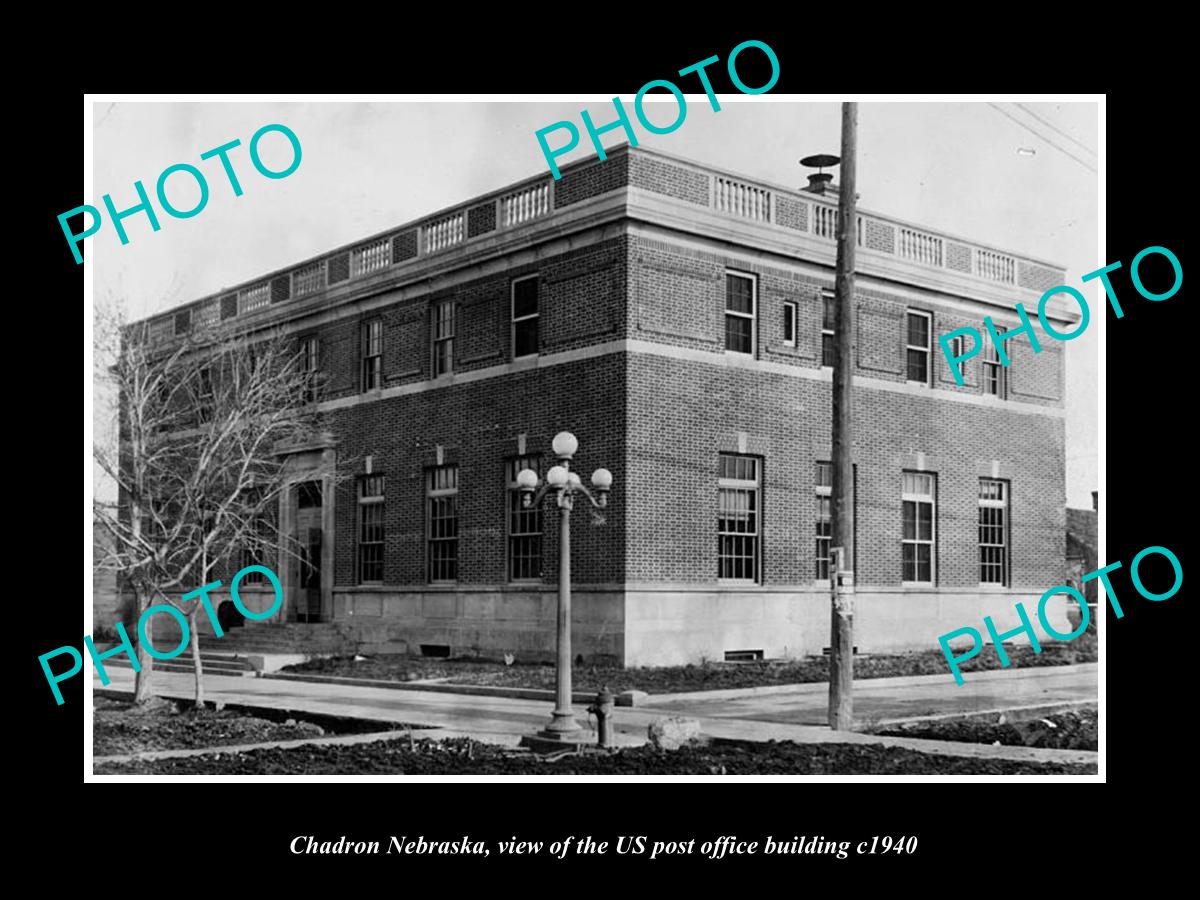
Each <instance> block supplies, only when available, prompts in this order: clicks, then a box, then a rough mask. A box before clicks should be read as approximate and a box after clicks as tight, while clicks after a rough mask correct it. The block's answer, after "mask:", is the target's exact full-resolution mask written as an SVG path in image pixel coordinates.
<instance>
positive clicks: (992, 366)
mask: <svg viewBox="0 0 1200 900" xmlns="http://www.w3.org/2000/svg"><path fill="white" fill-rule="evenodd" d="M983 392H984V393H985V394H992V395H993V396H996V397H999V398H1000V399H1001V400H1003V399H1004V398H1005V397H1007V396H1008V370H1007V369H1006V368H1005V367H1004V366H1003V365H1001V364H1000V354H999V353H997V352H996V348H995V347H994V346H993V345H992V344H988V345H987V346H986V347H984V348H983Z"/></svg>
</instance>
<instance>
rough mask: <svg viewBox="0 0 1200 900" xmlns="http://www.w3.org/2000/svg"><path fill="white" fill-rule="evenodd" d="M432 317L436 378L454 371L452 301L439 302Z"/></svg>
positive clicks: (434, 307) (434, 373) (434, 372)
mask: <svg viewBox="0 0 1200 900" xmlns="http://www.w3.org/2000/svg"><path fill="white" fill-rule="evenodd" d="M432 315H433V321H432V327H431V329H430V334H431V335H432V337H433V377H434V378H437V377H438V376H439V375H447V374H449V373H450V372H453V371H454V301H453V300H439V301H438V302H437V303H435V304H434V305H433V313H432Z"/></svg>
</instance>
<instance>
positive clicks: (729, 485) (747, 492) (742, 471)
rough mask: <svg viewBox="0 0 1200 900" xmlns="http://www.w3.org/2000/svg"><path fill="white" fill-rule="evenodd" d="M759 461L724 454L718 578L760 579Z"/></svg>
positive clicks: (720, 481) (719, 471) (720, 470)
mask: <svg viewBox="0 0 1200 900" xmlns="http://www.w3.org/2000/svg"><path fill="white" fill-rule="evenodd" d="M759 475H760V466H759V460H758V459H756V458H755V457H753V456H735V455H733V454H730V453H722V454H721V456H720V460H719V465H718V469H717V558H718V577H720V578H721V579H723V580H729V581H748V582H757V581H758V579H759V536H760V535H759V531H760V528H759V521H760V516H759V482H760V478H759Z"/></svg>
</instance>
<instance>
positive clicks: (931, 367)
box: [151, 147, 1070, 665]
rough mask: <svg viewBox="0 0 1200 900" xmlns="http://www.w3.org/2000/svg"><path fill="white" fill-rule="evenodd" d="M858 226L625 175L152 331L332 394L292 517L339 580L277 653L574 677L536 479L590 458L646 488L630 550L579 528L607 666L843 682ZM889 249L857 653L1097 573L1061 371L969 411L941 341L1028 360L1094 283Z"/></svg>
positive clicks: (1050, 271)
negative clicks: (842, 328)
mask: <svg viewBox="0 0 1200 900" xmlns="http://www.w3.org/2000/svg"><path fill="white" fill-rule="evenodd" d="M836 219H837V198H836V196H834V195H832V194H829V193H815V192H809V191H797V190H793V189H789V188H783V187H778V186H774V185H769V184H764V183H761V182H758V181H755V180H753V179H749V178H746V177H742V176H738V175H733V174H729V173H725V172H720V171H715V170H713V169H711V168H709V167H707V166H701V165H697V164H694V163H692V162H688V161H685V160H682V159H678V158H675V157H671V156H667V155H664V154H662V153H658V152H651V151H648V150H645V149H636V148H635V149H631V148H628V147H623V148H619V149H617V150H614V151H612V152H611V153H610V154H609V158H608V159H607V160H606V161H599V160H596V159H592V160H587V161H583V162H580V163H577V164H575V165H572V166H568V167H565V168H564V170H563V177H562V179H561V180H559V181H554V180H552V179H551V177H550V176H549V174H545V175H543V176H540V177H538V178H534V179H531V180H529V181H526V182H523V183H521V184H517V185H514V186H510V187H507V188H505V189H503V190H501V191H498V192H496V193H494V194H489V195H486V196H483V197H479V198H476V199H474V200H471V201H470V202H467V203H464V204H461V205H459V206H456V207H454V208H451V209H447V210H443V211H441V212H438V213H436V214H434V215H432V216H430V217H428V218H425V219H422V220H419V221H416V222H412V223H409V224H406V225H402V226H399V227H397V228H395V229H392V230H390V231H388V232H386V233H384V234H380V235H377V236H375V237H372V238H369V239H366V240H363V241H360V242H357V243H354V244H350V245H347V246H344V247H341V248H338V249H336V250H332V251H331V252H329V253H327V254H324V255H322V256H321V257H319V258H317V259H313V260H309V261H306V262H303V263H301V264H299V265H297V266H295V267H294V268H291V269H288V270H285V271H280V272H275V273H271V274H269V275H266V276H264V277H263V278H261V279H259V280H257V281H256V282H254V283H252V284H247V285H243V286H239V287H237V288H235V289H230V290H228V291H223V292H221V293H220V294H219V295H217V296H213V297H208V298H204V299H202V300H200V301H198V302H195V303H192V304H189V305H188V306H186V307H184V308H182V309H179V310H175V311H172V312H171V313H169V314H166V315H164V316H161V317H157V318H156V319H154V320H152V323H151V327H152V331H154V332H155V333H156V334H158V336H159V337H160V339H161V340H163V341H170V340H172V339H173V337H174V336H176V335H177V334H179V333H180V332H182V331H185V330H187V329H191V328H198V327H202V326H204V327H208V326H211V327H216V328H228V329H235V330H239V331H240V330H257V329H263V328H268V327H283V328H285V329H286V330H288V331H290V332H291V333H294V335H295V338H296V341H297V347H298V348H301V349H302V350H303V352H304V355H305V359H306V360H307V365H308V366H309V367H310V368H311V369H312V370H313V371H314V372H319V373H320V374H321V380H322V386H321V390H320V395H319V396H318V397H317V398H316V400H315V402H318V403H319V405H320V410H321V412H322V414H323V417H324V420H325V423H326V425H327V431H326V440H324V441H322V442H320V443H319V444H318V445H314V446H312V447H307V448H301V449H299V450H298V451H297V452H296V453H295V454H294V455H293V458H292V460H291V465H292V467H293V472H294V477H295V488H294V489H293V490H292V491H291V492H290V493H289V495H288V496H287V497H286V498H284V501H283V502H282V503H281V506H280V510H279V515H280V521H281V522H282V523H283V524H284V527H285V528H286V529H287V530H288V532H289V533H293V534H295V535H296V536H297V538H298V539H299V540H300V542H301V544H302V545H303V546H305V547H306V548H307V551H308V559H309V561H310V564H309V565H305V566H302V565H300V564H298V563H296V562H293V561H289V560H286V559H281V560H280V561H279V563H278V569H279V571H280V574H281V576H282V579H283V583H284V590H285V601H284V605H283V608H282V610H281V611H280V613H279V614H278V615H277V616H276V617H275V619H273V620H272V621H270V622H265V623H256V624H253V625H252V626H251V627H253V628H269V627H270V626H271V624H272V622H276V621H278V622H304V623H309V622H312V623H316V622H328V623H333V625H334V626H336V627H337V629H338V630H339V631H340V632H342V633H343V634H344V635H347V636H349V637H351V638H353V639H354V640H355V641H357V642H358V643H359V644H360V646H362V647H363V648H364V649H366V650H368V651H369V650H371V649H376V650H391V651H399V650H407V651H409V652H414V653H415V652H425V653H454V654H458V653H462V652H467V653H470V652H478V653H482V654H484V655H492V656H499V655H501V654H503V653H506V652H512V653H515V654H516V655H517V656H518V657H519V658H524V659H529V658H532V657H547V656H550V655H552V654H553V650H554V621H555V620H554V616H555V593H554V591H555V576H556V567H557V546H556V543H557V532H556V528H555V524H556V521H557V511H556V510H554V509H553V508H551V507H547V508H546V509H545V510H544V511H538V510H532V511H528V510H523V509H522V508H521V506H520V503H519V499H518V495H517V493H516V491H515V478H516V473H517V471H519V469H520V468H523V467H532V468H535V469H538V470H539V472H541V473H544V472H545V470H546V469H547V467H548V466H549V465H551V464H552V463H553V460H552V458H551V455H550V441H551V438H552V437H553V435H554V434H555V433H557V432H559V431H563V430H569V431H571V432H573V433H574V434H575V435H576V436H577V437H578V439H579V448H580V449H579V452H578V454H577V456H576V467H577V469H578V470H579V471H581V472H583V473H587V472H590V471H591V470H592V469H594V468H597V467H600V466H604V467H606V468H608V469H609V470H611V471H612V473H613V476H614V485H613V491H612V495H611V499H610V503H609V508H608V510H607V512H606V516H605V520H604V521H603V523H600V522H593V521H590V520H589V518H588V516H587V515H584V514H577V516H576V517H575V529H574V533H573V563H574V584H575V603H574V611H575V617H574V623H573V624H574V647H575V650H576V651H577V652H578V653H579V654H580V655H582V656H584V657H585V658H588V657H605V658H609V659H615V660H619V661H621V662H623V663H625V664H627V665H641V664H668V663H679V662H688V661H696V660H697V659H699V658H701V657H707V658H710V659H718V660H719V659H722V658H723V657H725V656H726V655H729V654H736V655H741V656H744V655H749V656H757V655H762V656H765V657H767V658H770V657H778V656H784V655H794V656H800V655H804V654H810V653H820V652H821V651H822V648H823V647H825V646H827V645H828V634H829V586H828V585H829V582H828V579H829V484H830V478H829V467H828V462H827V461H828V460H829V458H830V387H831V369H830V368H829V367H828V365H826V362H827V361H828V360H827V353H828V351H827V349H826V346H827V345H828V344H829V343H830V342H831V340H832V336H833V335H832V330H831V323H832V318H831V314H830V312H829V302H830V300H831V299H832V292H833V264H834V257H835V232H836ZM856 229H857V240H858V277H857V288H856V298H855V303H856V316H857V334H856V335H855V342H856V349H855V355H854V361H855V364H856V369H855V376H854V420H855V440H854V452H853V456H854V463H855V493H856V498H855V509H856V523H857V524H856V536H857V540H856V547H857V552H856V557H857V558H856V560H855V566H854V567H855V570H856V575H857V586H858V596H857V604H856V617H855V625H856V644H857V645H858V648H859V650H860V651H861V652H870V651H879V650H887V649H895V648H905V647H921V648H928V647H932V646H935V645H936V643H935V639H936V636H937V635H938V634H941V633H943V632H945V631H948V630H950V629H953V628H956V627H959V626H962V625H964V624H968V623H978V622H979V620H980V618H981V616H983V615H987V614H991V615H993V616H995V618H996V621H997V624H998V625H1005V624H1006V623H1011V624H1012V625H1015V624H1016V623H1017V619H1016V616H1015V614H1014V613H1013V609H1012V607H1013V604H1014V603H1015V602H1016V601H1017V600H1022V599H1023V600H1030V599H1032V600H1034V601H1036V599H1037V598H1038V597H1039V596H1040V595H1041V593H1042V592H1043V591H1044V590H1045V589H1046V588H1048V587H1050V586H1052V585H1056V584H1061V583H1063V578H1064V573H1065V561H1064V548H1063V538H1062V535H1063V528H1064V505H1065V503H1064V499H1065V498H1064V410H1063V390H1064V361H1063V353H1062V349H1061V345H1060V344H1056V343H1055V342H1053V341H1051V340H1044V341H1043V343H1042V351H1041V352H1040V353H1037V354H1035V353H1033V352H1032V349H1031V347H1030V344H1029V342H1028V340H1027V339H1026V338H1024V337H1021V338H1018V339H1015V340H1014V341H1012V342H1010V344H1009V347H1010V348H1011V350H1010V353H1011V355H1012V356H1013V364H1012V365H1011V367H1007V368H1005V367H1002V366H1000V365H999V364H998V362H997V361H996V360H995V358H994V356H990V357H989V356H987V355H986V354H985V355H981V356H979V357H976V358H975V359H972V360H970V361H968V362H967V363H965V365H964V375H965V381H966V383H965V385H964V386H963V387H957V386H956V385H955V383H954V378H953V376H952V374H951V372H950V371H949V369H948V367H947V365H946V362H945V360H944V359H943V358H942V357H941V354H940V353H939V352H938V347H937V336H938V335H940V334H943V333H945V332H947V331H948V330H950V329H953V328H957V327H960V326H964V325H973V326H976V327H981V326H980V323H981V321H982V318H983V317H984V316H985V315H991V316H992V317H993V319H994V320H995V321H996V324H997V326H998V327H1000V328H1006V327H1013V326H1015V325H1016V324H1018V323H1017V320H1016V316H1015V315H1014V311H1013V305H1014V303H1016V302H1017V301H1024V303H1025V305H1026V306H1027V307H1030V308H1032V307H1034V306H1036V303H1037V300H1038V298H1039V297H1040V295H1041V293H1042V291H1044V290H1046V289H1047V288H1049V287H1051V286H1053V285H1055V284H1059V283H1061V282H1062V279H1063V274H1064V273H1063V270H1062V268H1061V267H1059V266H1055V265H1052V264H1049V263H1046V262H1042V261H1039V260H1035V259H1029V258H1026V257H1023V256H1019V255H1016V254H1013V253H1009V252H1005V251H1002V250H999V249H996V248H992V247H987V246H983V245H980V244H978V243H976V242H972V241H969V240H964V239H959V238H956V237H952V236H949V235H944V234H939V233H935V232H933V231H930V230H929V229H926V228H922V227H920V226H918V225H913V224H910V223H906V222H902V221H899V220H897V219H894V218H892V217H889V216H885V215H880V214H876V213H872V212H867V211H861V212H860V214H859V221H858V222H857V224H856ZM1050 317H1051V319H1052V320H1053V322H1054V323H1055V324H1056V325H1057V327H1059V328H1060V329H1064V326H1065V325H1066V324H1067V323H1068V322H1069V321H1070V318H1069V317H1068V315H1067V313H1066V312H1065V311H1064V310H1063V309H1062V308H1061V307H1060V306H1059V305H1057V303H1052V304H1051V306H1050ZM1064 330H1065V329H1064ZM332 472H341V473H343V474H347V475H350V476H353V477H350V478H345V479H337V480H336V487H334V486H333V485H334V484H335V480H334V479H331V478H330V473H332ZM231 574H232V573H231ZM260 599H261V602H262V603H263V604H264V606H263V608H265V606H267V605H269V598H268V597H262V598H260ZM1056 599H1058V600H1061V599H1062V598H1056ZM1053 615H1054V617H1055V618H1054V619H1052V621H1056V622H1058V625H1057V626H1056V627H1060V628H1061V629H1062V630H1064V631H1065V630H1067V626H1066V617H1065V607H1064V605H1063V604H1059V605H1056V606H1054V607H1053ZM1010 627H1011V626H1010Z"/></svg>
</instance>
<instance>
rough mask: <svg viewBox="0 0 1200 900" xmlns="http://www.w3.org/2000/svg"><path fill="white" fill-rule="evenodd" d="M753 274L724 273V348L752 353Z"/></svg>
mask: <svg viewBox="0 0 1200 900" xmlns="http://www.w3.org/2000/svg"><path fill="white" fill-rule="evenodd" d="M754 288H755V280H754V276H753V275H735V274H733V273H732V272H727V273H725V350H726V351H727V352H730V353H749V354H750V355H752V356H753V355H754V306H755V303H754Z"/></svg>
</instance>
